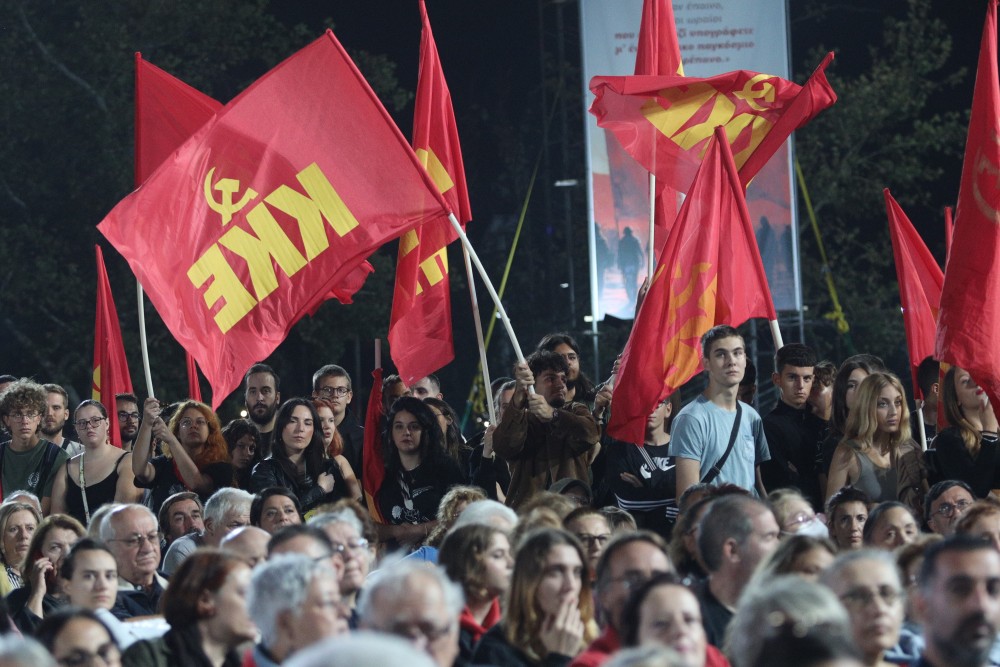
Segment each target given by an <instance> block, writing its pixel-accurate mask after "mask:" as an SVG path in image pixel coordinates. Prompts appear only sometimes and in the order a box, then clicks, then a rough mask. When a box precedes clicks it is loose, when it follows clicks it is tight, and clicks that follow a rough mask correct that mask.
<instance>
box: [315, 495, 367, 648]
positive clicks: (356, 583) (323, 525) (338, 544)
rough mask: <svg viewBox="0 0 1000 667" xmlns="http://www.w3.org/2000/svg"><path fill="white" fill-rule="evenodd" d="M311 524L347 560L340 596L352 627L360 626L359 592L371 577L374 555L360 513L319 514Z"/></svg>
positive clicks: (339, 511)
mask: <svg viewBox="0 0 1000 667" xmlns="http://www.w3.org/2000/svg"><path fill="white" fill-rule="evenodd" d="M309 525H310V526H313V527H316V528H319V529H321V530H322V531H323V532H324V533H326V536H327V537H329V538H330V542H331V543H332V544H333V548H334V551H335V552H337V553H339V554H340V556H341V559H342V560H343V562H344V570H343V573H342V574H341V575H340V582H339V583H340V595H341V597H342V598H343V602H344V604H345V605H346V606H347V608H348V609H349V610H350V619H349V623H350V626H351V629H354V628H357V627H358V617H357V601H358V593H359V592H361V587H362V586H364V584H365V579H367V578H368V572H369V571H370V570H371V564H372V559H373V554H372V552H371V550H370V549H369V544H368V540H366V539H364V538H363V537H361V533H362V532H363V528H362V526H361V521H360V520H359V519H358V517H357V515H355V514H354V512H352V511H351V510H349V509H342V510H337V511H336V512H329V513H325V514H317V515H316V516H314V517H312V518H311V519H309Z"/></svg>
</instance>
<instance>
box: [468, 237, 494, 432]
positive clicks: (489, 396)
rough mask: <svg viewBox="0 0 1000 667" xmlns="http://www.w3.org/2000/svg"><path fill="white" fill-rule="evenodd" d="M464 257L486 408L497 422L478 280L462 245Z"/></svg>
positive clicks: (492, 421) (491, 419)
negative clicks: (484, 337)
mask: <svg viewBox="0 0 1000 667" xmlns="http://www.w3.org/2000/svg"><path fill="white" fill-rule="evenodd" d="M462 257H463V258H464V259H465V274H466V276H467V277H468V280H469V300H470V301H471V302H472V321H473V322H474V323H475V325H476V342H477V343H478V344H479V364H480V366H482V369H483V383H484V385H485V387H486V409H487V412H488V414H489V416H490V423H491V424H496V423H497V411H496V406H494V405H493V392H492V391H491V389H490V386H491V385H492V384H493V382H492V381H491V380H490V367H489V365H488V364H487V363H486V342H485V340H484V339H483V323H482V320H481V319H480V317H479V299H477V298H476V280H475V276H474V275H473V273H472V262H471V261H470V260H469V251H468V249H467V248H466V247H465V245H463V246H462Z"/></svg>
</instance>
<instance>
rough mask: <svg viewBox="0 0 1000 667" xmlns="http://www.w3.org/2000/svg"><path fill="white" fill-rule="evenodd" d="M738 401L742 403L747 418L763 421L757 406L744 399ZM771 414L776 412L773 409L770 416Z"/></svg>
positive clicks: (741, 406)
mask: <svg viewBox="0 0 1000 667" xmlns="http://www.w3.org/2000/svg"><path fill="white" fill-rule="evenodd" d="M737 403H739V404H740V409H741V410H742V411H743V417H744V418H745V419H750V420H753V421H763V419H762V418H761V416H760V413H759V412H757V408H755V407H754V406H752V405H750V404H749V403H744V402H743V401H737ZM771 414H774V412H773V411H772V412H771V413H770V414H769V415H768V416H770V415H771Z"/></svg>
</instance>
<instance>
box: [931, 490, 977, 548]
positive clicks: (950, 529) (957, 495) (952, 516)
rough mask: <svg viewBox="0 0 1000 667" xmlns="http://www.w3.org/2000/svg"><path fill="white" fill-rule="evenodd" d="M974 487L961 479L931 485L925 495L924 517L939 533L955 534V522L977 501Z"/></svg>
mask: <svg viewBox="0 0 1000 667" xmlns="http://www.w3.org/2000/svg"><path fill="white" fill-rule="evenodd" d="M975 500H976V498H975V495H974V494H973V493H972V487H970V486H969V485H968V484H966V483H965V482H963V481H961V480H957V479H946V480H944V481H943V482H938V483H937V484H935V485H934V486H932V487H931V489H930V491H928V492H927V495H926V496H925V497H924V518H925V519H926V520H927V526H928V527H929V528H930V529H931V530H933V531H934V532H935V533H937V534H938V535H943V536H944V537H948V536H949V535H954V534H955V524H957V523H958V520H959V519H961V518H962V515H963V514H965V510H967V509H968V508H969V505H971V504H972V503H973V502H975Z"/></svg>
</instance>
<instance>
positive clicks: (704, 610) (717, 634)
mask: <svg viewBox="0 0 1000 667" xmlns="http://www.w3.org/2000/svg"><path fill="white" fill-rule="evenodd" d="M691 592H692V593H694V595H695V597H696V598H698V603H699V604H700V605H701V624H702V625H704V626H705V637H706V638H707V639H708V643H709V644H711V645H712V646H716V647H719V648H721V647H722V645H723V643H724V642H725V641H726V628H728V627H729V622H730V621H732V620H733V612H732V611H730V610H729V608H728V607H726V606H725V605H724V604H722V603H721V602H719V600H718V599H717V598H716V597H715V595H713V594H712V590H711V589H710V588H709V587H708V579H705V580H704V581H703V582H700V583H698V584H696V585H694V586H692V588H691Z"/></svg>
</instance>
